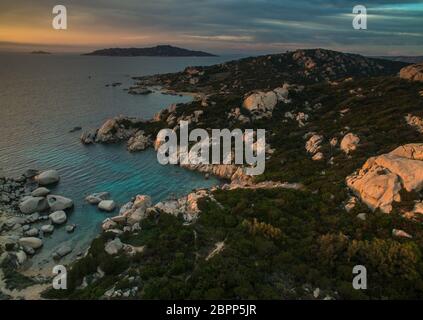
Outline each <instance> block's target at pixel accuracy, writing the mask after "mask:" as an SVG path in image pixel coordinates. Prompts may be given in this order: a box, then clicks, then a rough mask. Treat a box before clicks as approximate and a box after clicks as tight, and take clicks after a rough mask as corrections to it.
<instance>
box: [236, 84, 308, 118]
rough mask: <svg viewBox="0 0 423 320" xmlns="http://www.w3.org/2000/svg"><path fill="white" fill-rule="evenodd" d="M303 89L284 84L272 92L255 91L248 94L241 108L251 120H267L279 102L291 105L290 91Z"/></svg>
mask: <svg viewBox="0 0 423 320" xmlns="http://www.w3.org/2000/svg"><path fill="white" fill-rule="evenodd" d="M302 89H303V88H302V87H298V86H294V85H289V84H287V83H285V84H284V85H283V86H282V87H279V88H275V89H273V90H272V91H266V92H265V91H256V92H252V93H250V94H248V95H247V96H246V98H245V99H244V102H243V104H242V106H243V108H245V109H247V110H248V111H250V113H251V114H252V117H253V119H261V118H269V117H271V116H272V114H273V109H274V108H275V107H276V105H277V104H278V103H279V102H282V103H284V104H288V103H291V100H290V99H289V92H290V90H295V91H297V92H298V91H301V90H302Z"/></svg>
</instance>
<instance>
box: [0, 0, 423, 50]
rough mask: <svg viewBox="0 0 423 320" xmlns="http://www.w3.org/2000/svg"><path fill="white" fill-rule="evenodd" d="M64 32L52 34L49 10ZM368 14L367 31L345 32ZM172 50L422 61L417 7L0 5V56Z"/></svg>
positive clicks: (261, 0) (126, 0) (127, 0)
mask: <svg viewBox="0 0 423 320" xmlns="http://www.w3.org/2000/svg"><path fill="white" fill-rule="evenodd" d="M59 4H60V5H64V6H65V7H66V9H67V29H66V30H55V29H53V27H52V20H53V18H54V14H53V13H52V9H53V7H54V6H55V5H59ZM356 5H364V6H365V7H366V8H367V13H368V21H367V30H355V29H354V28H353V27H352V21H353V19H354V14H353V13H352V11H353V7H354V6H356ZM158 44H171V45H175V46H180V47H185V48H189V49H196V50H204V51H208V52H211V53H216V54H225V53H234V54H235V53H236V54H246V53H275V52H285V51H287V50H294V49H298V48H317V47H319V48H327V49H333V50H339V51H344V52H354V53H361V54H366V55H423V0H421V1H415V0H403V1H394V0H391V1H390V0H385V1H383V0H369V1H361V0H360V1H357V2H356V1H354V0H353V1H347V0H327V1H323V0H295V1H293V0H290V1H287V0H113V1H112V0H68V1H66V0H63V1H59V0H1V1H0V51H28V50H47V51H52V52H89V51H91V50H93V49H99V48H109V47H144V46H154V45H158Z"/></svg>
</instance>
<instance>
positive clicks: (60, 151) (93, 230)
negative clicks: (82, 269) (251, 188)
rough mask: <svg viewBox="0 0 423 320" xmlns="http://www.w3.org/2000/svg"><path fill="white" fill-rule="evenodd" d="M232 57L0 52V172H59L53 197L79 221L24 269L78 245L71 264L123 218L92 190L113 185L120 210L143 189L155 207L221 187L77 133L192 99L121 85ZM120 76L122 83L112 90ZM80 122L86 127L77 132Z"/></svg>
mask: <svg viewBox="0 0 423 320" xmlns="http://www.w3.org/2000/svg"><path fill="white" fill-rule="evenodd" d="M233 58H234V57H233V56H221V57H201V58H194V57H184V58H170V57H166V58H164V57H95V56H81V55H77V54H51V55H41V54H39V55H35V54H26V53H0V170H2V171H3V172H4V173H5V174H6V175H7V176H11V177H15V176H19V175H21V174H22V173H24V172H25V170H27V169H37V170H47V169H56V170H57V171H58V172H59V174H60V176H61V180H60V183H59V184H58V185H57V186H55V187H53V188H52V190H51V193H52V194H57V195H62V196H65V197H68V198H71V199H72V200H73V201H74V209H73V210H72V211H71V212H69V213H68V222H67V224H76V226H77V227H76V229H75V232H74V233H71V234H69V233H67V232H66V231H65V228H64V225H63V226H61V227H57V228H56V229H55V231H54V233H53V234H52V235H51V236H42V239H43V241H44V246H43V248H42V249H41V251H40V252H39V253H37V254H36V255H35V256H34V257H33V258H32V259H30V262H29V266H28V268H31V269H33V270H42V269H44V268H46V267H48V266H50V265H53V264H55V262H53V259H52V254H53V252H54V251H55V250H57V249H58V248H59V247H60V246H62V245H64V244H68V245H69V246H70V247H71V248H72V249H73V251H72V253H71V254H70V255H69V256H67V257H65V258H64V259H63V261H61V263H64V264H66V263H68V262H70V261H72V260H73V259H74V258H75V257H76V256H77V255H78V254H81V253H83V252H84V251H85V250H86V249H87V248H88V246H89V244H90V243H91V241H92V239H93V238H94V237H96V236H97V235H98V233H99V231H100V227H101V222H102V221H103V220H104V219H106V218H107V217H110V216H113V215H116V214H117V211H116V212H115V213H104V212H100V211H99V210H98V209H97V208H96V207H95V206H92V205H90V204H88V203H86V202H85V201H84V198H85V197H86V196H87V195H89V194H92V193H94V192H103V191H107V192H109V193H110V194H111V199H113V200H115V201H116V203H117V204H118V206H120V205H123V204H125V203H126V202H128V201H130V200H131V198H132V197H134V196H135V195H138V194H147V195H150V196H151V197H152V199H153V202H154V203H156V202H159V201H162V200H165V199H168V198H171V197H177V196H181V195H184V194H187V193H189V192H190V191H192V190H193V189H196V188H200V187H211V186H213V185H217V184H219V181H218V180H217V179H215V178H213V177H211V178H210V179H205V177H204V176H203V175H201V174H199V173H196V172H191V171H188V170H186V169H183V168H180V167H178V166H163V165H161V164H159V163H158V161H157V157H156V153H155V151H154V150H147V151H144V152H139V153H129V152H128V151H127V150H126V148H125V144H114V145H91V146H84V145H82V144H81V143H80V140H79V137H80V135H81V133H82V131H83V130H88V129H92V128H98V127H99V126H101V124H102V123H104V121H105V120H106V119H108V118H111V117H115V116H118V115H125V116H133V117H138V118H143V119H150V118H152V117H153V115H154V114H155V113H156V112H158V111H160V110H162V109H164V108H167V107H168V106H169V105H170V104H173V103H182V102H188V101H190V99H192V98H191V97H189V96H182V97H181V96H173V95H164V94H161V93H159V92H154V93H152V94H149V95H130V94H128V93H127V92H126V91H125V90H124V89H125V88H129V87H130V86H131V85H133V84H134V80H133V79H132V77H133V76H142V75H151V74H157V73H168V72H177V71H181V70H183V69H184V68H185V67H187V66H196V65H212V64H217V63H222V62H224V61H228V60H231V59H233ZM115 82H121V83H122V85H120V86H115V87H113V86H106V85H108V84H112V83H115ZM75 127H82V131H75V132H71V131H72V129H73V128H75ZM117 210H118V209H117ZM38 226H40V225H38Z"/></svg>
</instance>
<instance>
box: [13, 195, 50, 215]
mask: <svg viewBox="0 0 423 320" xmlns="http://www.w3.org/2000/svg"><path fill="white" fill-rule="evenodd" d="M48 208H49V205H48V202H47V200H46V199H45V198H43V197H26V198H25V199H24V200H23V201H22V202H21V203H20V204H19V209H20V210H21V212H22V213H24V214H32V213H34V212H40V211H45V210H47V209H48Z"/></svg>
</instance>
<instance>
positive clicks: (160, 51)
mask: <svg viewBox="0 0 423 320" xmlns="http://www.w3.org/2000/svg"><path fill="white" fill-rule="evenodd" d="M83 55H86V56H112V57H140V56H144V57H216V55H214V54H211V53H207V52H203V51H192V50H188V49H183V48H178V47H173V46H170V45H160V46H156V47H151V48H109V49H100V50H95V51H93V52H90V53H85V54H83Z"/></svg>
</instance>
